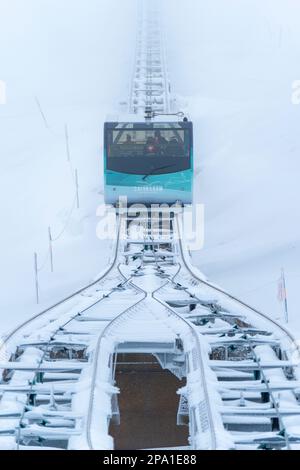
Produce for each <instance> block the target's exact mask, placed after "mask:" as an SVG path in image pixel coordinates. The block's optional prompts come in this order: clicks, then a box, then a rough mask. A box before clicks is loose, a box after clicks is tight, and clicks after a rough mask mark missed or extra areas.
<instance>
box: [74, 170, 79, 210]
mask: <svg viewBox="0 0 300 470" xmlns="http://www.w3.org/2000/svg"><path fill="white" fill-rule="evenodd" d="M75 185H76V203H77V209H79V183H78V170H77V169H76V170H75Z"/></svg>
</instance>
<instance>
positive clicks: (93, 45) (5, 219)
mask: <svg viewBox="0 0 300 470" xmlns="http://www.w3.org/2000/svg"><path fill="white" fill-rule="evenodd" d="M116 7H117V8H116ZM135 7H136V5H135V2H130V4H128V5H127V4H126V5H125V4H123V3H122V2H119V1H117V0H114V1H108V0H89V2H88V3H87V2H84V1H83V0H76V1H75V2H74V1H73V0H64V2H60V1H59V0H44V1H43V4H41V2H40V1H39V0H28V1H26V2H23V0H0V9H1V18H0V62H1V72H0V73H1V77H0V79H1V80H4V81H5V82H6V84H7V104H6V105H3V106H0V164H1V172H0V188H1V189H0V191H1V198H0V210H1V216H2V224H1V233H0V251H1V254H0V256H1V266H0V284H1V300H0V311H1V327H0V334H3V333H5V332H6V331H8V330H10V329H11V328H13V327H15V326H16V325H18V324H19V322H20V321H22V320H24V319H26V318H28V317H30V316H32V315H33V314H34V313H36V312H38V311H41V310H43V308H44V307H47V306H49V305H52V304H54V303H55V302H56V301H57V300H60V299H61V298H63V297H65V296H67V295H69V294H71V293H72V292H74V291H75V290H76V289H78V288H80V287H81V286H83V285H86V284H87V283H88V282H89V281H90V280H91V279H92V278H94V277H95V276H96V275H97V273H98V272H99V271H101V270H102V269H103V268H105V267H106V266H107V263H108V258H109V253H110V243H111V242H110V241H103V240H101V241H100V240H98V239H97V237H96V228H97V223H98V221H99V218H98V217H97V216H96V210H97V207H98V206H99V205H100V204H101V203H102V202H103V174H102V128H103V122H104V120H105V118H106V114H107V113H109V112H113V110H114V107H116V106H118V102H119V100H120V99H121V98H124V96H126V94H127V87H128V83H127V82H126V81H124V80H122V79H121V75H120V71H121V70H122V75H124V76H126V77H130V73H131V67H130V64H131V63H130V60H131V57H130V54H129V57H128V51H130V50H132V46H133V44H134V41H135V29H134V28H131V27H127V26H130V25H135V24H136V8H135ZM112 25H113V27H112ZM124 25H126V28H124ZM112 51H113V53H112ZM36 98H37V99H38V102H39V103H40V105H41V108H42V112H43V113H44V115H45V117H46V120H47V123H48V126H49V127H48V128H47V127H46V125H45V122H44V120H43V117H42V115H41V113H40V111H39V107H38V103H37V102H36ZM65 124H67V125H68V134H69V146H70V154H71V165H70V164H69V163H68V161H67V154H66V143H65ZM75 168H77V169H78V174H79V185H80V189H79V190H80V192H79V196H80V210H77V209H76V207H75V208H74V210H73V212H72V214H71V216H70V212H71V209H72V207H73V206H74V196H75V187H74V181H73V172H74V170H75ZM71 170H72V172H71ZM66 224H67V227H66V230H65V231H64V233H63V235H62V236H61V238H59V240H58V241H57V242H55V243H54V273H53V274H52V273H51V272H50V264H49V258H48V260H47V263H46V265H45V267H44V269H43V270H42V271H41V272H40V273H39V277H40V305H39V306H37V305H36V302H35V285H34V270H33V253H34V252H35V251H36V252H37V253H38V261H39V266H41V265H43V264H44V260H45V256H46V254H47V250H48V226H49V225H50V226H51V228H52V235H53V238H56V237H57V235H59V234H60V233H61V231H62V230H63V229H64V227H65V225H66Z"/></svg>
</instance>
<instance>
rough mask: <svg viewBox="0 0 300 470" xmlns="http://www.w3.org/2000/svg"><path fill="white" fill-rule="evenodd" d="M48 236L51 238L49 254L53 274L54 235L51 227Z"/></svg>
mask: <svg viewBox="0 0 300 470" xmlns="http://www.w3.org/2000/svg"><path fill="white" fill-rule="evenodd" d="M48 236H49V253H50V266H51V272H52V273H53V271H54V269H53V244H52V234H51V227H48Z"/></svg>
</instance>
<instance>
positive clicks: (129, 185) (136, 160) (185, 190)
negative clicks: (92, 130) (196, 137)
mask: <svg viewBox="0 0 300 470" xmlns="http://www.w3.org/2000/svg"><path fill="white" fill-rule="evenodd" d="M130 119H131V121H130V122H106V123H105V125H104V177H105V203H106V204H113V205H117V204H118V201H119V200H120V197H122V196H123V197H124V196H126V197H127V201H128V203H129V204H133V203H142V204H145V205H151V204H161V203H166V204H174V203H176V202H177V203H178V202H179V203H181V204H191V203H192V192H193V125H192V122H190V121H188V119H187V118H184V119H183V120H182V121H179V120H178V117H177V118H176V120H174V121H172V120H169V121H168V122H166V121H165V120H164V121H160V120H159V119H158V118H155V120H145V122H133V121H132V115H131V117H130Z"/></svg>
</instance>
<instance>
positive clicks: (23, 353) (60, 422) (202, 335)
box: [0, 213, 300, 449]
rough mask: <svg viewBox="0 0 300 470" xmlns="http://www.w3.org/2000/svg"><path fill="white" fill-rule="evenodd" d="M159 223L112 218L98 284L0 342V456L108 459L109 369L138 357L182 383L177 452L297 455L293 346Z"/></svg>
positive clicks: (112, 374)
mask: <svg viewBox="0 0 300 470" xmlns="http://www.w3.org/2000/svg"><path fill="white" fill-rule="evenodd" d="M169 224H170V230H169V232H168V233H165V231H163V230H161V229H159V228H157V226H156V227H155V228H154V229H152V227H151V223H150V222H149V221H148V220H145V218H140V219H138V221H135V220H132V219H129V218H127V217H126V216H124V215H121V216H119V222H118V236H117V241H116V244H115V253H114V256H113V262H112V265H111V267H110V269H109V270H108V271H107V274H106V276H104V277H103V278H101V279H100V280H99V281H98V282H97V283H96V284H93V285H92V286H89V287H88V288H87V289H86V290H83V291H82V292H81V293H80V294H76V295H75V297H74V298H73V300H72V302H73V303H72V304H70V301H69V300H66V301H64V302H62V303H61V304H59V305H58V306H56V307H54V308H53V309H51V310H50V311H46V312H44V313H43V314H41V315H40V316H37V317H34V318H33V319H32V320H31V321H29V325H30V327H29V325H25V326H22V328H21V329H20V330H16V333H15V338H14V335H12V336H10V337H9V341H8V343H9V347H10V351H11V356H10V358H7V359H6V361H4V360H2V363H0V369H2V371H3V374H2V382H1V384H0V395H1V401H0V446H1V448H12V449H24V448H32V447H33V448H35V447H36V446H42V447H47V448H48V447H52V448H66V449H67V448H68V449H113V448H114V439H113V438H112V437H111V434H110V422H111V421H112V420H116V421H119V422H122V413H120V410H119V408H118V406H117V404H118V396H119V394H120V390H119V388H118V387H117V384H116V361H117V357H118V355H119V354H137V353H138V354H145V353H147V354H149V353H150V354H152V355H153V357H155V358H156V360H157V361H158V363H159V364H160V365H161V367H162V368H163V369H166V370H169V371H171V372H172V374H174V375H175V376H176V377H178V378H181V379H182V378H183V379H184V381H185V383H184V384H183V386H182V387H181V388H180V390H178V393H179V395H180V399H179V403H178V416H177V421H178V424H186V425H188V428H189V442H188V443H186V442H182V445H183V446H184V445H185V446H186V445H187V444H188V445H189V448H191V449H218V448H225V449H226V448H228V449H229V448H241V449H245V448H250V449H256V448H283V449H290V448H292V449H294V448H298V446H299V442H300V434H299V424H298V423H299V422H300V407H299V405H298V397H299V394H300V376H299V367H298V365H297V363H295V361H294V359H295V358H294V356H293V355H292V352H293V349H292V347H293V341H294V338H293V337H292V335H291V334H290V333H289V332H287V330H286V328H285V327H282V326H281V325H280V324H278V323H276V322H275V323H274V322H273V320H272V319H270V318H269V317H267V316H266V315H264V314H261V313H260V312H257V311H256V310H252V309H251V308H250V307H249V306H247V305H244V304H243V303H242V302H240V301H239V300H238V299H235V298H233V297H232V296H229V295H228V294H227V293H226V292H224V291H222V290H221V289H220V288H218V287H216V286H213V285H211V284H209V283H208V282H207V281H206V280H205V279H204V278H203V277H202V275H201V273H197V272H195V269H194V268H193V267H192V266H191V264H190V262H189V260H188V255H187V251H186V249H185V245H184V241H183V239H182V236H181V233H180V227H181V215H180V213H179V214H177V215H176V216H175V217H174V218H173V217H172V216H170V217H169ZM164 226H165V224H164ZM153 230H154V231H153ZM28 328H30V330H31V331H30V332H29V329H28ZM133 367H134V366H133ZM121 393H122V390H121ZM163 412H164V410H163V408H162V410H161V413H163ZM150 425H151V423H149V426H150ZM163 444H164V443H163V442H162V447H165V445H163Z"/></svg>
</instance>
